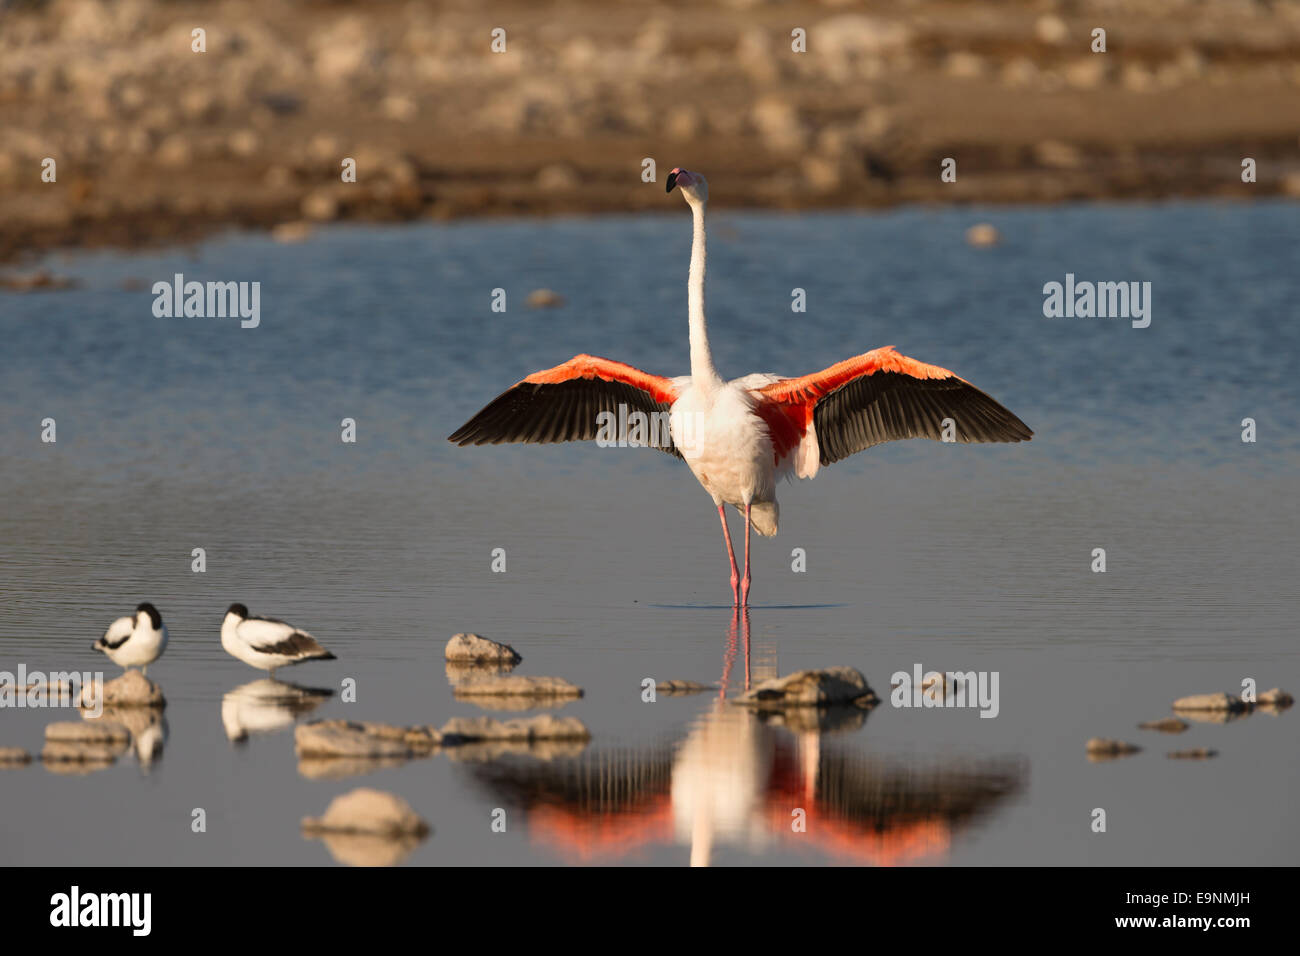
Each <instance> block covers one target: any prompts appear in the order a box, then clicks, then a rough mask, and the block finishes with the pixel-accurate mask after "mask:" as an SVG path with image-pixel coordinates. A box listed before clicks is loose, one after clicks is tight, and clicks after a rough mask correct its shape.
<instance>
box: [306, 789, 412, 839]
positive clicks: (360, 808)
mask: <svg viewBox="0 0 1300 956" xmlns="http://www.w3.org/2000/svg"><path fill="white" fill-rule="evenodd" d="M302 828H303V830H305V831H306V832H308V833H329V832H332V833H374V834H378V835H392V836H398V835H401V834H408V833H409V834H415V835H417V836H423V835H424V834H426V833H428V832H429V824H427V823H425V822H424V820H422V819H421V818H420V815H419V814H417V813H416V812H415V811H414V810H413V809H411V805H410V804H409V803H407V802H406V801H405V800H403V799H402V798H401V797H399V796H397V795H395V794H391V793H385V792H384V791H383V790H372V789H370V788H369V787H360V788H358V789H356V790H353V791H352V792H351V793H345V794H342V795H341V796H337V797H335V798H334V799H333V800H331V801H330V805H329V806H328V807H327V808H326V809H325V813H324V815H323V816H321V817H319V818H312V817H304V818H303V821H302Z"/></svg>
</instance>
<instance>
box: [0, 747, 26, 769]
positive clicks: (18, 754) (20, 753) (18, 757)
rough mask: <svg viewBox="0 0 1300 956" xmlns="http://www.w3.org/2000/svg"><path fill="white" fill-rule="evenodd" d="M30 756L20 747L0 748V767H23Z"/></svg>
mask: <svg viewBox="0 0 1300 956" xmlns="http://www.w3.org/2000/svg"><path fill="white" fill-rule="evenodd" d="M31 762H32V755H31V754H29V753H28V752H27V751H26V750H23V748H22V747H0V767H25V766H26V765H27V764H29V763H31Z"/></svg>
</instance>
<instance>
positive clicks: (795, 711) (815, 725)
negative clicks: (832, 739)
mask: <svg viewBox="0 0 1300 956" xmlns="http://www.w3.org/2000/svg"><path fill="white" fill-rule="evenodd" d="M870 713H871V708H870V707H787V708H783V709H781V710H759V711H757V716H758V719H759V720H760V721H762V722H763V723H764V724H766V725H767V726H769V727H784V728H785V729H786V730H789V731H792V732H793V733H796V734H808V733H820V734H837V733H851V732H852V731H855V730H860V729H861V728H862V725H863V724H865V723H866V722H867V717H868V715H869V714H870Z"/></svg>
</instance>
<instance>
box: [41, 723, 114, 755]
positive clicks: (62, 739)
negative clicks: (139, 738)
mask: <svg viewBox="0 0 1300 956" xmlns="http://www.w3.org/2000/svg"><path fill="white" fill-rule="evenodd" d="M45 739H46V741H53V742H57V743H70V744H121V745H122V746H123V748H125V746H126V745H127V744H129V743H130V742H131V731H130V729H129V728H127V727H126V726H125V725H124V724H121V723H119V722H117V721H115V720H103V719H100V720H86V721H81V720H63V721H58V722H57V723H53V724H50V725H49V726H48V727H46V728H45Z"/></svg>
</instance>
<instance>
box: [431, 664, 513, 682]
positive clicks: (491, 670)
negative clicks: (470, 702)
mask: <svg viewBox="0 0 1300 956" xmlns="http://www.w3.org/2000/svg"><path fill="white" fill-rule="evenodd" d="M514 666H515V665H514V664H510V663H507V662H506V661H488V662H484V663H477V662H475V663H470V662H468V661H448V662H447V683H448V684H451V685H452V686H455V685H456V684H464V683H468V682H469V681H473V680H480V679H481V678H484V677H500V676H501V675H502V674H508V673H510V671H511V670H512V669H513V668H514Z"/></svg>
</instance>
